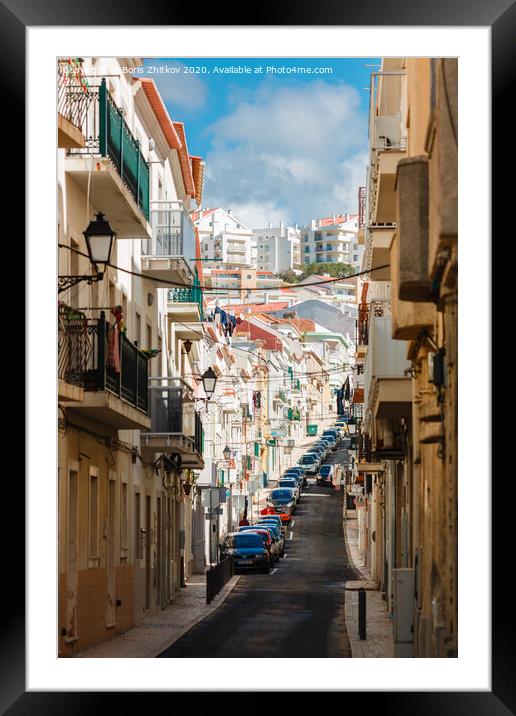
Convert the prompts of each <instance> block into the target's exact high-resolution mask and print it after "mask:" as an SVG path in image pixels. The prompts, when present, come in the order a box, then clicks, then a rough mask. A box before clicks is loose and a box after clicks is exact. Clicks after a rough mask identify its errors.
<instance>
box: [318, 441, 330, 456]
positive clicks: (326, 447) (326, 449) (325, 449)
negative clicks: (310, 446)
mask: <svg viewBox="0 0 516 716" xmlns="http://www.w3.org/2000/svg"><path fill="white" fill-rule="evenodd" d="M314 447H315V448H317V447H319V448H321V449H322V450H323V453H324V458H323V459H324V460H325V459H326V458H327V457H328V455H329V452H330V446H329V445H328V443H327V442H326V441H325V440H319V442H317V443H315V445H314Z"/></svg>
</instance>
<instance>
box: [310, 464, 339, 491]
mask: <svg viewBox="0 0 516 716" xmlns="http://www.w3.org/2000/svg"><path fill="white" fill-rule="evenodd" d="M334 472H335V466H334V465H323V466H322V467H321V469H320V470H319V474H318V475H317V479H316V481H315V482H316V484H317V485H326V486H328V487H333V473H334Z"/></svg>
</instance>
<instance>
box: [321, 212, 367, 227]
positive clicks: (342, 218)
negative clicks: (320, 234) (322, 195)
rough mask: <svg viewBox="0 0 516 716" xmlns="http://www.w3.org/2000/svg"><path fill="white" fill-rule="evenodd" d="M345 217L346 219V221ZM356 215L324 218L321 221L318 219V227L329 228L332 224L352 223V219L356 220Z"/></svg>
mask: <svg viewBox="0 0 516 716" xmlns="http://www.w3.org/2000/svg"><path fill="white" fill-rule="evenodd" d="M346 216H347V217H348V218H347V219H346ZM357 216H358V214H347V215H346V214H339V215H338V216H336V217H335V219H334V218H333V216H325V217H324V218H322V219H319V226H330V225H332V224H345V223H347V222H348V221H352V220H353V219H356V217H357Z"/></svg>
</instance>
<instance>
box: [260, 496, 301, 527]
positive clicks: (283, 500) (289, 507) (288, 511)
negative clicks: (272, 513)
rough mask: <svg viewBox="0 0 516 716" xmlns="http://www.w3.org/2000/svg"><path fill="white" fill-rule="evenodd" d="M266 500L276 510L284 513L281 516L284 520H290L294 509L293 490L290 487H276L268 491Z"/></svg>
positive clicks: (294, 498)
mask: <svg viewBox="0 0 516 716" xmlns="http://www.w3.org/2000/svg"><path fill="white" fill-rule="evenodd" d="M267 502H268V503H269V504H270V505H272V506H273V507H274V508H275V509H276V512H278V513H279V514H283V515H284V517H282V520H283V521H284V522H287V523H288V522H290V519H291V517H292V515H293V514H294V512H295V511H296V497H295V495H294V490H292V489H291V488H290V487H276V488H274V490H271V491H270V494H269V496H268V498H267Z"/></svg>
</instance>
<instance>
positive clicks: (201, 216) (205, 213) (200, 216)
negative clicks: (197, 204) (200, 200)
mask: <svg viewBox="0 0 516 716" xmlns="http://www.w3.org/2000/svg"><path fill="white" fill-rule="evenodd" d="M214 211H217V209H204V211H193V212H192V214H191V217H192V221H198V220H199V219H204V217H205V216H209V215H210V214H213V212H214Z"/></svg>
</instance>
